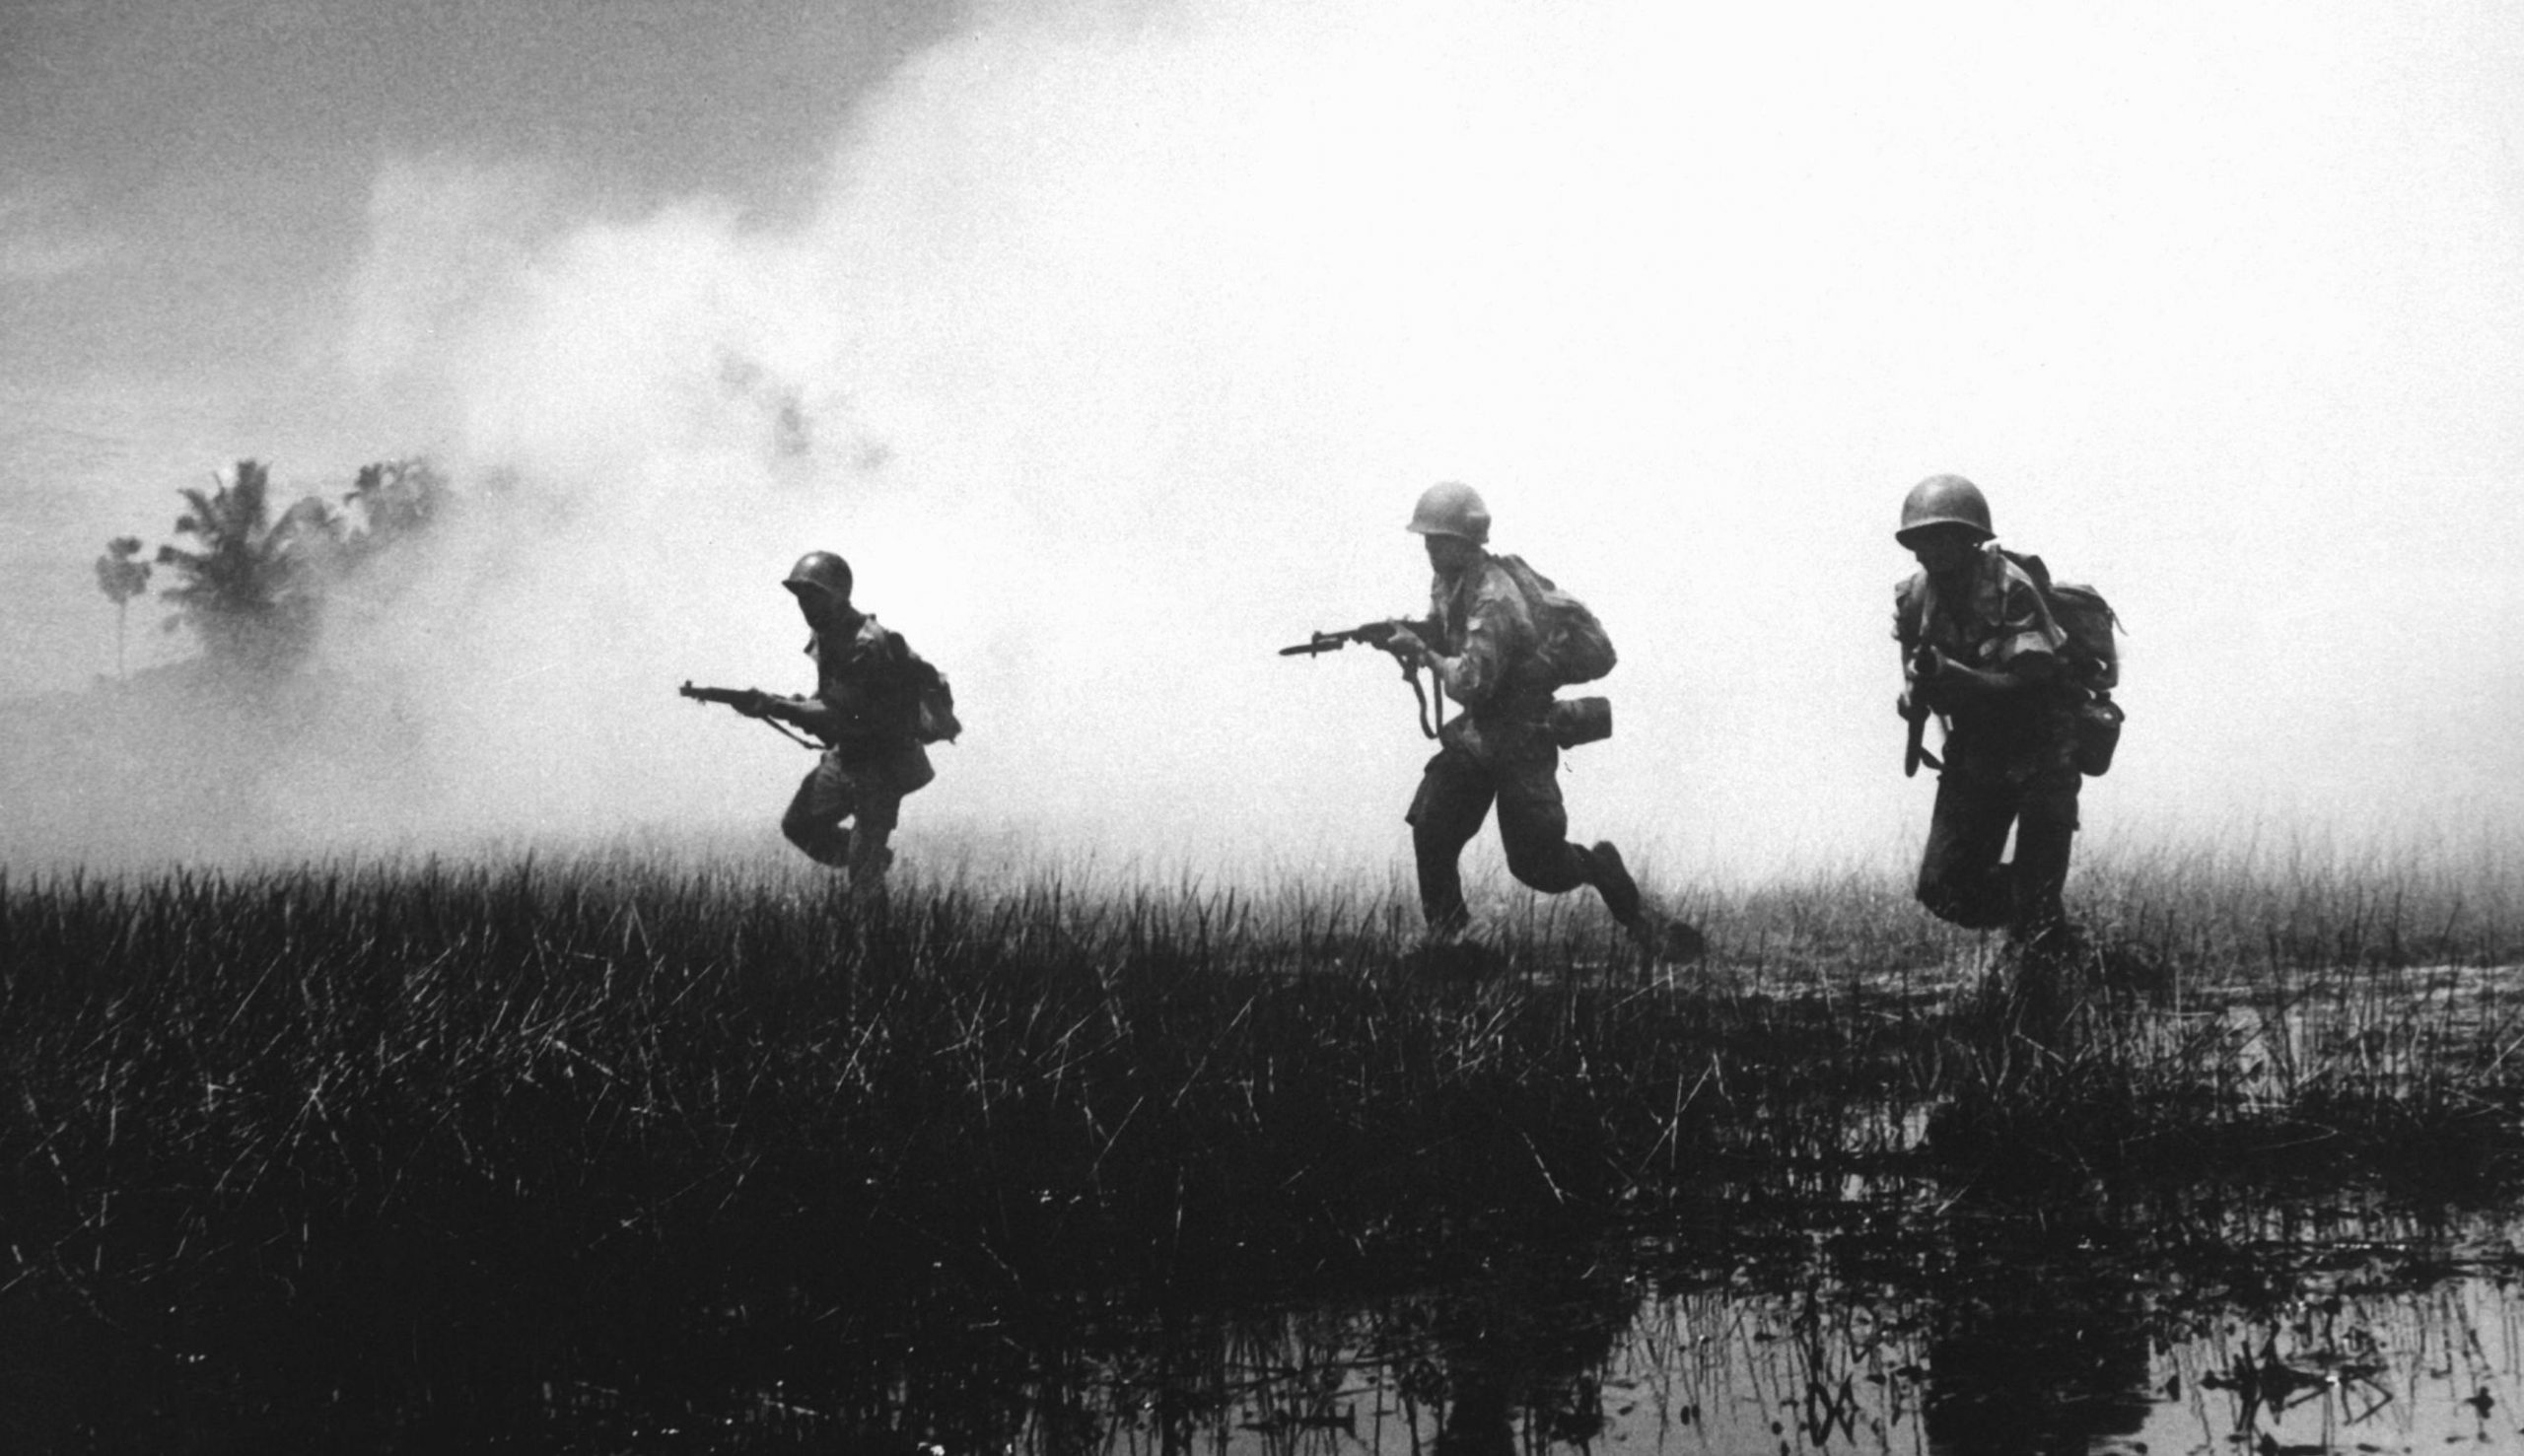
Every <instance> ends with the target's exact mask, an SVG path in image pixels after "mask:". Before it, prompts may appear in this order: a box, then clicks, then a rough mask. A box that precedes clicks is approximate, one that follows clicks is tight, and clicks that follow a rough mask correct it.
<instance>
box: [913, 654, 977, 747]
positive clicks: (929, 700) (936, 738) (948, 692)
mask: <svg viewBox="0 0 2524 1456" xmlns="http://www.w3.org/2000/svg"><path fill="white" fill-rule="evenodd" d="M922 665H923V666H927V665H928V664H927V663H923V664H922ZM963 730H964V724H963V720H961V719H959V718H957V717H956V716H955V690H954V689H953V688H951V687H948V686H947V674H946V673H944V672H941V671H939V670H938V669H937V668H935V667H931V668H930V669H929V680H928V681H927V682H924V683H922V684H921V687H920V722H919V724H918V726H917V727H916V728H914V729H913V732H912V736H914V737H916V738H918V739H919V740H920V741H921V742H922V743H924V744H928V743H952V742H954V741H955V735H956V734H958V733H960V732H962V731H963Z"/></svg>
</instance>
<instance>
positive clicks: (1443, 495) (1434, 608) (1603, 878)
mask: <svg viewBox="0 0 2524 1456" xmlns="http://www.w3.org/2000/svg"><path fill="white" fill-rule="evenodd" d="M1406 528H1407V529H1409V530H1411V531H1413V532H1414V533H1416V534H1418V535H1420V536H1421V537H1423V538H1424V539H1425V541H1426V544H1427V547H1428V552H1429V565H1430V566H1431V567H1432V568H1434V569H1435V570H1436V573H1437V576H1436V580H1435V581H1434V582H1433V583H1432V585H1431V588H1430V616H1429V618H1428V620H1426V621H1418V622H1411V623H1407V624H1404V625H1401V626H1397V627H1396V628H1395V630H1394V632H1393V635H1392V638H1391V640H1390V646H1389V647H1388V648H1387V651H1389V652H1392V653H1393V654H1394V655H1395V656H1396V657H1399V658H1401V659H1402V660H1403V661H1404V662H1405V663H1421V664H1425V665H1426V666H1427V667H1428V668H1429V669H1430V671H1431V673H1432V675H1434V676H1435V677H1436V678H1437V682H1438V685H1439V686H1440V687H1442V688H1443V689H1444V691H1445V694H1446V695H1449V696H1451V697H1453V698H1454V700H1455V701H1456V702H1457V703H1458V704H1460V705H1462V708H1463V711H1462V712H1461V713H1459V714H1457V715H1456V716H1455V717H1454V718H1453V719H1452V720H1451V721H1449V722H1448V723H1446V725H1445V726H1444V728H1441V729H1440V730H1439V732H1438V743H1439V746H1438V749H1437V756H1436V757H1435V758H1432V759H1430V760H1429V766H1428V768H1427V770H1426V771H1425V772H1424V773H1423V774H1422V775H1421V779H1420V792H1419V794H1418V795H1417V796H1415V797H1413V798H1412V800H1411V810H1410V812H1409V813H1408V814H1407V815H1406V816H1405V817H1406V818H1407V819H1408V820H1409V822H1410V824H1411V846H1412V851H1413V854H1414V856H1415V858H1416V859H1417V860H1418V862H1419V874H1420V908H1421V912H1422V914H1423V915H1424V916H1426V917H1427V920H1428V924H1429V932H1430V935H1431V936H1432V937H1433V938H1435V939H1437V940H1440V941H1443V940H1446V939H1450V938H1453V937H1456V936H1461V935H1462V934H1463V932H1464V931H1465V930H1466V929H1467V928H1468V927H1469V926H1470V924H1471V921H1472V914H1471V911H1470V909H1469V908H1468V907H1467V906H1466V905H1465V904H1464V898H1463V877H1462V872H1461V868H1460V867H1459V865H1458V863H1457V861H1458V859H1459V858H1460V856H1461V855H1462V853H1463V847H1464V846H1465V845H1467V844H1469V843H1471V842H1472V837H1473V836H1474V835H1475V834H1477V833H1479V832H1480V830H1481V821H1482V820H1483V819H1484V818H1485V817H1487V816H1488V815H1489V813H1490V806H1491V804H1492V802H1493V801H1494V800H1495V801H1496V802H1497V804H1498V806H1499V839H1500V843H1501V844H1502V846H1504V847H1505V848H1506V850H1507V869H1508V872H1510V873H1512V874H1514V875H1515V876H1516V878H1517V879H1519V880H1521V881H1523V882H1524V883H1526V884H1528V885H1531V886H1532V887H1534V888H1535V889H1537V890H1540V891H1542V892H1543V893H1544V894H1547V895H1557V894H1562V893H1565V892H1567V891H1569V890H1574V889H1576V888H1578V886H1579V885H1592V886H1594V887H1595V892H1596V893H1597V894H1599V895H1601V896H1602V897H1603V901H1604V908H1605V909H1607V910H1609V911H1611V912H1612V916H1613V919H1614V920H1616V921H1618V922H1620V924H1621V926H1622V928H1623V929H1624V930H1626V931H1628V932H1629V933H1630V934H1631V936H1632V937H1633V939H1635V940H1637V941H1638V942H1639V944H1640V945H1641V947H1642V948H1643V949H1645V950H1648V951H1649V952H1650V953H1655V952H1656V951H1658V950H1663V951H1665V952H1666V953H1668V954H1690V953H1692V952H1694V951H1695V950H1697V948H1698V941H1699V936H1698V933H1697V932H1693V931H1691V930H1689V929H1688V928H1687V927H1681V926H1675V927H1673V928H1672V930H1671V931H1670V932H1667V931H1664V930H1662V929H1661V927H1662V925H1663V922H1662V921H1661V919H1660V918H1659V917H1657V916H1655V915H1653V914H1652V913H1650V912H1649V911H1648V910H1647V909H1646V908H1645V907H1644V906H1643V905H1642V903H1641V899H1640V893H1639V886H1638V884H1637V883H1636V882H1635V881H1633V880H1632V879H1631V877H1630V871H1629V869H1628V868H1626V867H1624V866H1623V864H1622V858H1621V852H1620V851H1619V850H1617V849H1615V848H1614V847H1613V846H1612V844H1611V843H1610V842H1609V841H1600V840H1599V841H1597V842H1596V844H1595V845H1594V847H1593V848H1591V849H1586V848H1580V847H1579V846H1578V845H1575V844H1571V843H1569V842H1568V838H1567V836H1568V833H1569V810H1568V808H1567V807H1566V806H1565V805H1564V804H1563V803H1562V802H1561V798H1560V781H1559V778H1558V777H1557V775H1558V771H1559V768H1560V744H1559V743H1558V742H1557V741H1555V740H1554V738H1553V735H1552V733H1551V730H1550V728H1549V725H1548V718H1549V715H1550V713H1551V708H1552V693H1553V691H1554V689H1556V688H1558V687H1559V686H1560V685H1561V684H1560V683H1559V681H1558V680H1556V679H1555V677H1554V676H1553V675H1552V673H1551V671H1550V669H1549V668H1548V667H1546V666H1545V665H1544V664H1543V662H1542V661H1541V659H1540V647H1541V642H1540V638H1539V635H1538V633H1537V631H1536V628H1535V622H1534V608H1533V603H1532V602H1530V601H1529V600H1528V599H1527V596H1526V594H1525V592H1524V590H1523V589H1520V588H1519V586H1518V585H1517V580H1516V577H1515V576H1514V575H1512V574H1511V573H1510V572H1509V570H1508V568H1507V566H1506V565H1504V564H1502V562H1501V560H1500V559H1499V558H1498V557H1495V556H1493V555H1491V554H1490V552H1489V551H1488V550H1487V549H1485V548H1486V546H1487V544H1488V542H1489V540H1490V511H1489V508H1488V507H1487V506H1485V505H1484V504H1483V503H1482V500H1481V497H1480V495H1479V494H1477V493H1476V492H1475V491H1474V490H1473V489H1472V487H1470V486H1467V485H1459V484H1456V483H1454V482H1451V481H1449V482H1444V483H1441V484H1438V485H1433V486H1431V487H1430V488H1429V489H1428V490H1427V491H1425V492H1423V493H1422V495H1421V497H1420V502H1419V505H1418V506H1417V507H1415V508H1414V509H1413V511H1412V513H1411V523H1410V525H1409V526H1408V527H1406ZM1660 939H1661V940H1662V941H1663V942H1665V943H1662V944H1660V943H1658V942H1659V941H1660Z"/></svg>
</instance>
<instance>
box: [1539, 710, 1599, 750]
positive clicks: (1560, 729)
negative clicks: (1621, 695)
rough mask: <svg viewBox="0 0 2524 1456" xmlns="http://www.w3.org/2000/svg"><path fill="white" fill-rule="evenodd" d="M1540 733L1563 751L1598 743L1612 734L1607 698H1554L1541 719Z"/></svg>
mask: <svg viewBox="0 0 2524 1456" xmlns="http://www.w3.org/2000/svg"><path fill="white" fill-rule="evenodd" d="M1543 731H1544V732H1545V733H1547V734H1549V735H1550V737H1551V741H1553V742H1554V743H1557V744H1559V745H1560V746H1561V747H1563V748H1575V747H1577V746H1578V744H1580V743H1597V742H1601V741H1603V740H1604V739H1606V738H1609V737H1611V736H1612V735H1613V702H1612V699H1610V698H1555V699H1553V700H1552V704H1551V710H1550V712H1548V713H1546V714H1545V715H1544V716H1543Z"/></svg>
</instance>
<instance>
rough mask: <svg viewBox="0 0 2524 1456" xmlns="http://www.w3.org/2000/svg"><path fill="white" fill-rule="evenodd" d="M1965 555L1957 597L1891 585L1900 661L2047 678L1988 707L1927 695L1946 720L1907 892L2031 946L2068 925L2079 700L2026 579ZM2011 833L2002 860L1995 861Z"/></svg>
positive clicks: (1998, 554)
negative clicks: (1925, 653) (2007, 856)
mask: <svg viewBox="0 0 2524 1456" xmlns="http://www.w3.org/2000/svg"><path fill="white" fill-rule="evenodd" d="M1975 550H1976V556H1975V558H1974V560H1973V562H1972V565H1971V575H1970V577H1969V579H1968V586H1967V588H1966V589H1965V590H1963V591H1961V592H1959V593H1941V592H1939V590H1938V589H1937V587H1936V584H1935V582H1934V581H1933V580H1932V579H1931V578H1930V577H1929V576H1928V573H1926V572H1920V573H1916V574H1914V575H1913V576H1912V577H1911V578H1910V579H1909V580H1908V581H1905V582H1904V583H1902V585H1901V586H1900V587H1899V588H1898V589H1896V590H1895V593H1894V636H1895V637H1896V638H1897V639H1898V640H1899V641H1900V642H1901V643H1902V647H1903V653H1904V656H1905V658H1906V659H1907V658H1908V657H1909V656H1910V654H1911V653H1913V652H1914V651H1916V650H1917V649H1918V648H1920V647H1922V646H1926V647H1932V648H1934V649H1936V651H1937V652H1938V653H1939V654H1941V655H1942V656H1944V657H1945V658H1946V659H1949V660H1952V661H1955V662H1959V663H1962V664H1964V665H1965V666H1969V667H1974V668H1978V669H1981V670H1983V671H1990V672H2003V673H2011V674H2012V673H2023V672H2026V671H2027V669H2031V670H2032V672H2033V674H2034V675H2035V676H2036V677H2037V678H2040V677H2041V676H2042V674H2044V673H2046V672H2047V673H2048V674H2049V676H2048V680H2037V681H2035V682H2033V683H2031V684H2030V685H2028V686H2027V687H2026V688H2025V689H2023V690H2022V691H2021V692H2019V693H2016V694H2014V695H2012V696H2010V697H2007V698H2005V699H2001V700H1998V701H1997V702H1987V701H1980V702H1976V701H1970V700H1963V701H1958V702H1955V703H1951V704H1949V703H1944V702H1939V701H1937V698H1936V695H1935V693H1934V692H1933V690H1932V689H1931V690H1930V691H1929V705H1930V706H1931V707H1933V708H1936V709H1937V710H1938V711H1940V712H1941V713H1943V714H1945V715H1946V721H1947V733H1946V738H1945V744H1944V748H1943V750H1942V754H1943V758H1944V768H1943V769H1942V770H1941V771H1940V772H1939V774H1938V777H1937V790H1936V808H1935V811H1934V814H1933V816H1932V817H1931V819H1930V820H1929V823H1928V847H1927V849H1926V851H1925V852H1924V853H1923V854H1922V856H1921V859H1920V877H1919V886H1918V895H1919V899H1920V903H1921V904H1923V905H1925V906H1927V907H1928V910H1929V911H1930V912H1931V913H1933V914H1935V915H1936V916H1938V917H1939V918H1941V919H1944V920H1947V921H1951V922H1953V923H1954V924H1956V925H1961V926H1968V927H1972V928H1974V929H1979V930H1991V929H1998V928H2005V929H2006V930H2007V931H2008V932H2009V933H2010V935H2011V936H2013V937H2014V938H2015V939H2017V940H2019V941H2040V940H2043V939H2047V938H2049V937H2051V936H2053V935H2054V934H2055V933H2058V932H2061V931H2063V930H2065V928H2066V926H2067V914H2066V912H2065V910H2064V909H2063V908H2062V905H2061V891H2062V889H2063V888H2064V887H2065V886H2066V885H2067V883H2068V853H2069V846H2070V843H2071V841H2072V840H2073V839H2074V837H2075V835H2076V831H2077V789H2078V786H2079V784H2080V783H2081V782H2082V780H2081V778H2080V776H2079V774H2078V770H2077V762H2076V709H2077V704H2078V702H2079V701H2080V700H2081V698H2082V693H2081V691H2080V690H2079V689H2078V688H2077V687H2076V686H2075V685H2074V684H2073V683H2072V682H2071V681H2070V680H2069V679H2068V674H2067V673H2066V672H2065V671H2064V670H2063V669H2062V667H2061V665H2060V654H2061V650H2062V648H2063V647H2064V646H2065V645H2066V643H2067V640H2068V639H2067V634H2065V633H2064V632H2063V631H2062V630H2061V629H2060V627H2059V625H2058V624H2057V623H2056V622H2054V621H2053V620H2052V616H2051V612H2050V609H2049V608H2048V607H2047V606H2046V605H2045V604H2044V602H2043V599H2042V592H2041V589H2040V588H2039V587H2037V586H2036V585H2035V584H2034V581H2033V579H2032V577H2030V576H2029V575H2027V574H2026V573H2025V571H2024V569H2023V568H2021V567H2019V566H2017V565H2016V564H2015V563H2014V562H2012V561H2010V560H2008V559H2007V556H2006V554H2005V553H2004V552H2002V551H2000V550H1999V549H1998V545H1997V544H1996V543H1995V542H1991V541H1983V542H1982V543H1981V544H1980V545H1979V546H1978V547H1976V548H1975ZM1949 595H1950V596H1953V597H1955V598H1956V599H1947V597H1948V596H1949ZM1918 690H1919V689H1918V688H1916V687H1915V688H1914V691H1918ZM2010 827H2012V828H2013V829H2014V831H2015V839H2016V847H2015V859H2014V862H2013V863H2012V864H2002V863H2000V861H1999V855H2000V853H2001V852H2002V851H2003V850H2004V849H2005V847H2006V839H2007V831H2008V829H2009V828H2010Z"/></svg>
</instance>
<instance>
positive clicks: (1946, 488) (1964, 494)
mask: <svg viewBox="0 0 2524 1456" xmlns="http://www.w3.org/2000/svg"><path fill="white" fill-rule="evenodd" d="M1931 525H1961V526H1969V527H1970V528H1971V529H1973V530H1975V531H1977V532H1979V533H1980V536H1981V539H1982V540H1985V541H1986V540H1988V539H1990V538H1991V537H1992V536H1995V535H1997V534H1998V532H1997V531H1996V530H1993V529H1992V528H1991V526H1990V503H1989V501H1988V500H1987V499H1985V498H1984V497H1983V496H1982V494H1981V487H1979V486H1977V485H1974V484H1973V483H1972V482H1971V481H1968V480H1966V479H1964V478H1963V477H1962V476H1960V475H1931V476H1929V477H1928V479H1926V480H1923V481H1921V482H1920V483H1919V484H1917V485H1915V486H1912V487H1911V493H1910V494H1909V495H1907V496H1904V497H1903V498H1902V523H1901V525H1900V526H1898V527H1896V528H1895V529H1894V532H1893V539H1895V540H1897V541H1900V542H1902V543H1903V544H1905V545H1908V544H1909V543H1910V539H1911V532H1913V531H1915V530H1919V529H1921V528H1923V527H1925V526H1931Z"/></svg>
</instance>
